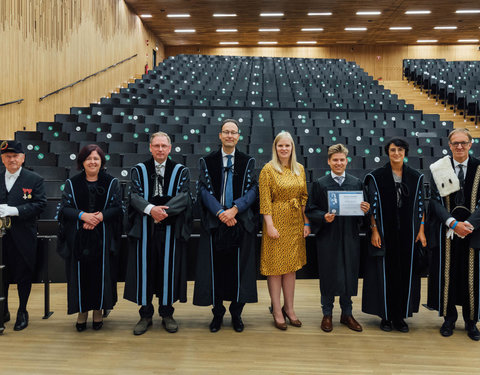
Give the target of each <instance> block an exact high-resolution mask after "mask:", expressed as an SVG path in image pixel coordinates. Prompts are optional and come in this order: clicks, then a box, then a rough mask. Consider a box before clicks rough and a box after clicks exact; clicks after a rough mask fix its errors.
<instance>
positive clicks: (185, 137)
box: [171, 134, 218, 145]
mask: <svg viewBox="0 0 480 375" xmlns="http://www.w3.org/2000/svg"><path fill="white" fill-rule="evenodd" d="M202 136H203V137H205V134H202ZM171 138H172V137H171ZM216 140H218V136H217V138H216V139H215V138H214V137H212V142H215V141H216ZM172 142H173V144H174V145H175V144H177V143H180V144H193V143H199V142H200V135H198V134H177V135H175V136H173V138H172Z"/></svg>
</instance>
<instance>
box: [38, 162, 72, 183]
mask: <svg viewBox="0 0 480 375" xmlns="http://www.w3.org/2000/svg"><path fill="white" fill-rule="evenodd" d="M32 169H33V171H34V172H36V173H38V174H39V175H40V176H42V177H43V178H44V180H45V181H50V180H53V181H65V180H66V179H67V171H66V170H65V168H62V167H54V166H39V165H36V166H35V167H32Z"/></svg>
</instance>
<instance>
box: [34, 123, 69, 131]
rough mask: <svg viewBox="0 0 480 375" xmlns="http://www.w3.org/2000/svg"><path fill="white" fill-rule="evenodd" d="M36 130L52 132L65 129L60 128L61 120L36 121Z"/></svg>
mask: <svg viewBox="0 0 480 375" xmlns="http://www.w3.org/2000/svg"><path fill="white" fill-rule="evenodd" d="M37 131H39V132H42V133H44V134H45V133H53V132H61V131H65V130H63V129H62V123H61V122H43V121H39V122H37Z"/></svg>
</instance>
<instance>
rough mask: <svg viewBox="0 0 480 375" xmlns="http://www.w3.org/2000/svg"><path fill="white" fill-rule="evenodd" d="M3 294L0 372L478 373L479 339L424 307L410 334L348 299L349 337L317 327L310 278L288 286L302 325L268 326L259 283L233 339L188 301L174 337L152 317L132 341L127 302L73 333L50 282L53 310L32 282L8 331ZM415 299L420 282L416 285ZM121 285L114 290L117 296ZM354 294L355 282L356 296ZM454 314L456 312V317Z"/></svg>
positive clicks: (59, 287)
mask: <svg viewBox="0 0 480 375" xmlns="http://www.w3.org/2000/svg"><path fill="white" fill-rule="evenodd" d="M15 289H16V288H15V286H12V287H11V291H10V312H11V314H12V320H11V321H10V322H8V323H6V330H5V333H4V334H3V335H2V336H0V354H1V359H0V374H1V375H6V374H15V375H19V374H84V375H85V374H172V373H177V374H210V375H212V374H265V375H267V374H453V373H455V374H469V375H471V374H480V342H474V341H472V340H470V339H469V338H468V337H467V334H466V332H465V331H464V329H463V328H464V327H463V323H462V322H460V321H459V322H458V324H457V329H456V330H455V333H454V335H453V336H452V337H449V338H444V337H442V336H441V335H440V333H439V328H440V325H441V324H442V321H443V319H441V318H439V317H438V316H437V312H435V311H429V310H427V309H426V308H424V307H421V310H420V312H419V313H418V314H416V315H414V317H413V318H411V319H408V320H407V323H409V326H410V333H407V334H403V333H399V332H391V333H387V332H383V331H381V330H380V329H379V327H378V325H379V322H380V319H379V318H377V317H374V316H369V315H366V314H363V313H361V311H360V310H361V306H360V305H361V300H360V297H356V298H355V299H354V307H353V308H354V316H355V317H356V319H357V320H358V321H359V322H360V323H361V324H362V325H363V328H364V331H363V332H361V333H357V332H354V331H351V330H349V329H348V328H347V327H345V326H343V325H341V324H340V323H339V319H340V316H339V314H340V312H339V309H338V308H337V305H336V308H335V310H334V329H333V331H332V332H331V333H325V332H323V331H322V330H321V329H320V323H321V318H322V313H321V308H320V302H319V300H320V293H319V289H318V280H298V281H297V287H296V312H297V315H298V317H299V318H300V319H301V320H302V322H303V327H301V328H295V327H292V326H289V327H288V330H287V331H285V332H282V331H279V330H278V329H276V328H275V327H274V326H273V319H272V317H271V315H270V314H269V313H268V306H269V304H270V301H269V297H268V290H267V284H266V282H265V281H258V294H259V302H258V303H256V304H249V305H247V306H246V307H245V309H244V313H243V320H244V323H245V331H244V332H242V333H236V332H235V331H233V329H232V327H231V325H230V316H229V315H228V312H227V315H226V318H225V319H224V326H223V327H222V329H221V330H220V331H219V332H217V333H210V331H209V330H208V324H209V322H210V320H211V317H212V314H211V311H210V307H197V306H193V305H192V304H191V300H192V292H193V283H191V282H189V295H188V296H189V302H188V303H186V304H180V303H177V304H176V305H175V307H176V311H175V318H176V320H177V322H178V323H179V331H178V332H177V333H175V334H171V333H167V332H166V331H165V330H164V329H163V327H162V326H161V319H160V318H159V317H158V315H156V316H155V317H154V323H153V326H152V327H150V329H149V330H148V331H147V333H145V334H144V335H142V336H134V335H133V334H132V330H133V327H134V326H135V324H136V322H137V320H138V313H137V306H135V305H134V304H133V303H131V302H128V301H126V300H123V299H120V301H119V302H118V303H117V306H116V308H115V310H113V311H112V312H111V314H110V315H109V317H108V318H106V319H105V323H104V326H103V328H102V329H101V330H100V331H94V330H92V329H91V317H89V326H88V329H87V331H85V332H81V333H79V332H77V331H76V330H75V321H76V315H72V316H69V315H67V314H66V285H65V284H53V285H52V286H51V305H52V310H53V311H54V314H53V315H52V316H51V317H50V318H49V319H47V320H44V319H42V315H43V287H42V285H40V284H36V285H34V288H33V290H32V295H31V298H30V302H29V308H28V310H29V314H30V324H29V326H28V328H27V329H25V330H23V331H21V332H15V331H13V324H14V321H15V314H16V309H17V305H18V304H17V298H16V290H15ZM422 292H423V295H424V296H423V298H422V303H424V302H425V301H424V300H425V298H426V280H423V283H422ZM122 293H123V284H119V295H122ZM359 294H360V295H361V281H360V290H359ZM460 316H461V314H460Z"/></svg>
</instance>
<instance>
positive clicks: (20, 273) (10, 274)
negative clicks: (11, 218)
mask: <svg viewBox="0 0 480 375" xmlns="http://www.w3.org/2000/svg"><path fill="white" fill-rule="evenodd" d="M3 260H4V264H5V266H6V267H5V278H4V283H3V289H4V296H5V304H4V313H6V312H7V311H8V288H9V285H10V284H17V288H18V299H19V306H18V311H27V303H28V297H29V296H30V291H31V290H32V280H33V272H34V270H32V269H31V268H30V266H29V265H28V264H27V262H26V261H25V259H24V258H23V256H22V254H21V253H20V251H18V249H17V248H16V247H15V245H14V243H13V240H12V238H11V237H10V236H9V235H8V233H7V234H5V236H4V237H3Z"/></svg>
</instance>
